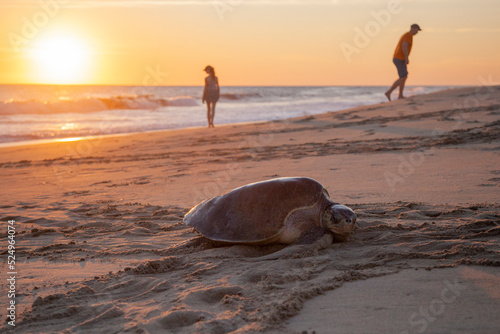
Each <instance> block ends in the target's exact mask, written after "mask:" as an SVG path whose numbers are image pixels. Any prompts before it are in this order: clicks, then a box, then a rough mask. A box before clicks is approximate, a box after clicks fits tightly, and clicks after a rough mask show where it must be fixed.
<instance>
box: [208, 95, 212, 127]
mask: <svg viewBox="0 0 500 334" xmlns="http://www.w3.org/2000/svg"><path fill="white" fill-rule="evenodd" d="M207 122H208V127H210V124H212V123H211V121H210V102H208V101H207Z"/></svg>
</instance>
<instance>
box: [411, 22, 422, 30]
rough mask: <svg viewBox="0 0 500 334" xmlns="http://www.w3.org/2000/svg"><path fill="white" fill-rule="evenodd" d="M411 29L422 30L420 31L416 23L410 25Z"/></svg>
mask: <svg viewBox="0 0 500 334" xmlns="http://www.w3.org/2000/svg"><path fill="white" fill-rule="evenodd" d="M411 27H412V28H417V30H418V31H420V30H422V29H420V26H419V25H418V24H416V23H414V24H412V25H411Z"/></svg>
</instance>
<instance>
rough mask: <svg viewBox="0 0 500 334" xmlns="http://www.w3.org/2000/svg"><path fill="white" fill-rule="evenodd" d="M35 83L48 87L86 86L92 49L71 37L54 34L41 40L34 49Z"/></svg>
mask: <svg viewBox="0 0 500 334" xmlns="http://www.w3.org/2000/svg"><path fill="white" fill-rule="evenodd" d="M31 56H32V58H33V60H34V65H35V73H34V74H35V76H36V79H35V80H36V81H38V82H40V83H49V84H78V83H84V82H85V81H86V79H87V77H88V72H89V65H90V64H89V63H90V49H89V47H88V45H87V44H86V43H85V41H84V40H82V39H81V38H79V37H78V36H75V35H72V34H70V33H53V34H50V35H46V36H43V37H41V38H40V39H38V40H37V41H36V42H35V44H34V47H33V49H32V55H31Z"/></svg>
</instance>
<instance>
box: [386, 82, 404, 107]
mask: <svg viewBox="0 0 500 334" xmlns="http://www.w3.org/2000/svg"><path fill="white" fill-rule="evenodd" d="M400 82H401V78H399V79H398V80H396V81H394V83H393V84H392V86H391V88H389V90H388V91H387V92H385V96H387V98H388V99H389V101H391V93H392V91H393V90H395V89H396V87H399V84H400Z"/></svg>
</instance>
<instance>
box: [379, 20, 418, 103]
mask: <svg viewBox="0 0 500 334" xmlns="http://www.w3.org/2000/svg"><path fill="white" fill-rule="evenodd" d="M420 30H422V29H420V27H419V26H418V24H412V25H411V29H410V31H408V32H407V33H405V34H403V36H401V38H400V39H399V42H398V45H397V46H396V50H394V57H393V59H392V62H393V63H394V65H396V68H397V70H398V75H399V79H397V80H396V81H394V83H393V84H392V87H391V88H389V90H388V91H387V92H385V96H387V98H388V99H389V101H391V93H392V91H393V90H395V89H396V88H397V87H399V97H398V98H400V99H404V98H405V97H404V95H403V90H404V89H405V83H406V79H407V78H408V68H407V65H408V64H409V63H410V58H409V56H410V52H411V46H412V44H413V36H415V35H416V34H417V33H418V32H419V31H420Z"/></svg>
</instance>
